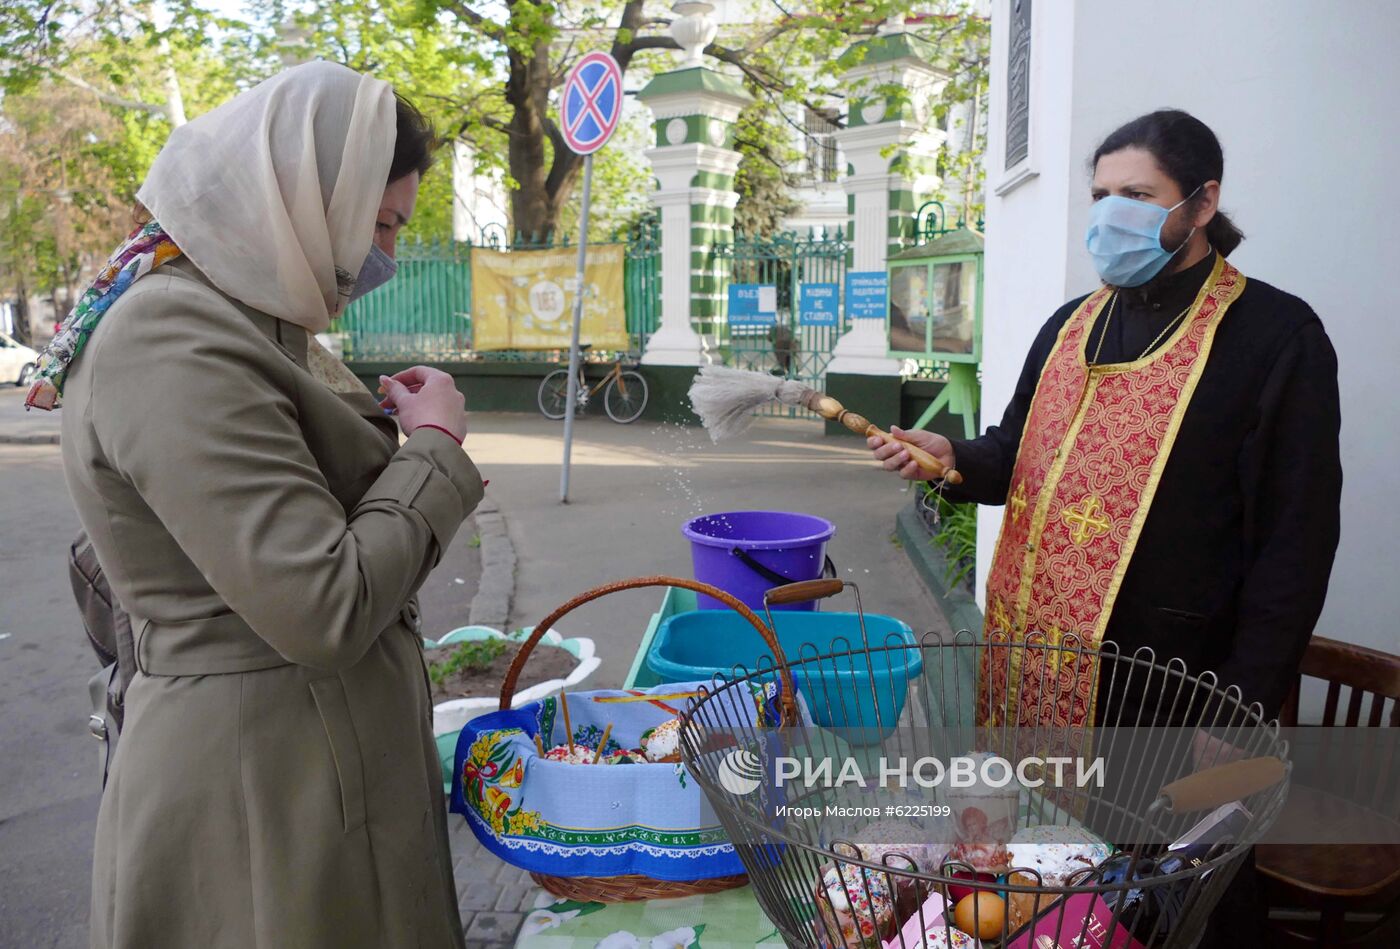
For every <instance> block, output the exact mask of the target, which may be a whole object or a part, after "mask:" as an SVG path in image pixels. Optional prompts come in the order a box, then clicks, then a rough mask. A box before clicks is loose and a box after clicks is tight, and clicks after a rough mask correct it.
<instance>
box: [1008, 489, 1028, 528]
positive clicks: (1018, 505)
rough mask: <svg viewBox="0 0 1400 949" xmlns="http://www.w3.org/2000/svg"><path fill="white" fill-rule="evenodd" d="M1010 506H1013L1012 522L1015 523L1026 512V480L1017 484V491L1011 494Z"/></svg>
mask: <svg viewBox="0 0 1400 949" xmlns="http://www.w3.org/2000/svg"><path fill="white" fill-rule="evenodd" d="M1008 506H1009V507H1010V508H1011V523H1013V524H1015V523H1016V522H1017V521H1019V520H1020V519H1021V515H1022V514H1024V513H1026V482H1024V481H1022V482H1021V483H1020V484H1018V485H1016V493H1015V494H1013V495H1011V501H1010V503H1009V505H1008Z"/></svg>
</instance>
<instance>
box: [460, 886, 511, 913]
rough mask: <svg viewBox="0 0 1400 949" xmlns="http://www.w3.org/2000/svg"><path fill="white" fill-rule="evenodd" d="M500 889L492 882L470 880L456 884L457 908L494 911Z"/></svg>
mask: <svg viewBox="0 0 1400 949" xmlns="http://www.w3.org/2000/svg"><path fill="white" fill-rule="evenodd" d="M501 890H502V887H501V885H500V884H499V883H497V882H496V881H494V880H480V879H478V880H472V881H470V882H468V883H466V884H463V883H462V882H461V881H458V883H457V908H458V909H462V910H472V911H476V910H487V909H495V908H496V903H497V901H498V900H499V899H500V896H501Z"/></svg>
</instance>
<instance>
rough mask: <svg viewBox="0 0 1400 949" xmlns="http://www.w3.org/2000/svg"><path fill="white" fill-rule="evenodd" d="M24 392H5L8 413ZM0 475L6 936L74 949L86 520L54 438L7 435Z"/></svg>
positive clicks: (1, 937)
mask: <svg viewBox="0 0 1400 949" xmlns="http://www.w3.org/2000/svg"><path fill="white" fill-rule="evenodd" d="M16 401H17V400H15V399H13V398H12V397H11V393H10V392H8V391H7V392H4V393H3V394H0V413H4V412H9V411H13V410H14V408H13V406H12V405H11V403H12V402H16ZM0 485H3V487H0V525H3V532H4V534H3V540H0V637H3V638H0V946H4V947H11V946H13V947H16V949H19V947H24V949H50V947H53V949H58V947H63V949H69V947H73V949H77V947H81V946H86V945H87V916H88V881H89V879H90V877H89V861H90V860H91V853H92V834H93V826H94V823H95V821H96V818H97V803H98V797H99V792H100V790H101V776H100V772H99V771H98V759H97V754H98V743H97V742H96V741H95V740H93V738H92V737H91V736H90V735H89V734H88V731H87V714H88V712H87V689H86V686H87V680H88V679H89V678H90V677H91V676H92V675H93V673H94V672H96V671H97V659H96V657H95V656H94V655H93V653H92V651H91V649H90V648H89V647H88V645H87V640H86V638H85V637H84V635H83V631H82V625H81V623H80V620H79V618H78V610H77V607H75V606H74V605H73V596H72V593H71V591H70V589H69V587H68V579H67V572H66V560H65V554H66V551H67V543H68V541H69V540H70V539H71V538H72V536H73V534H74V532H75V531H76V530H77V528H78V519H77V516H76V515H75V514H74V513H73V509H72V505H71V504H70V503H69V500H68V491H67V488H66V487H65V486H64V484H63V471H62V467H61V465H60V462H59V448H58V446H57V445H42V446H27V445H2V444H0Z"/></svg>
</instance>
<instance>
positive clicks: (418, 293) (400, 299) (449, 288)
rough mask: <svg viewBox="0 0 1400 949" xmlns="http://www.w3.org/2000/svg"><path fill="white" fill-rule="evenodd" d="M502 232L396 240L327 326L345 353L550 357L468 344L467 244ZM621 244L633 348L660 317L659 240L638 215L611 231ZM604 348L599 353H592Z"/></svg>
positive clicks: (498, 237) (497, 245) (531, 243)
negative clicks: (376, 274) (385, 267)
mask: <svg viewBox="0 0 1400 949" xmlns="http://www.w3.org/2000/svg"><path fill="white" fill-rule="evenodd" d="M503 237H504V235H502V234H487V235H485V236H484V240H483V241H482V242H481V243H480V244H471V243H458V242H455V241H433V242H427V243H425V242H404V243H402V244H400V245H399V247H398V250H397V260H398V263H399V270H398V273H397V274H396V275H395V277H394V279H393V280H390V281H389V282H388V283H386V284H385V285H384V286H382V287H379V288H378V289H375V290H373V291H371V292H370V293H367V294H365V296H364V297H362V298H361V299H359V300H356V301H355V302H354V303H353V304H351V306H350V308H349V309H348V310H347V311H346V313H345V315H344V316H342V317H341V318H340V319H339V320H337V321H335V322H334V323H333V324H332V325H331V328H330V331H331V332H332V333H335V334H338V335H339V336H340V339H341V343H342V346H343V350H344V354H345V358H346V359H347V360H356V359H359V360H384V361H402V360H412V361H417V362H442V361H459V360H471V359H477V358H488V359H492V360H505V361H530V362H552V361H556V360H558V359H559V358H560V356H559V354H558V353H556V352H492V353H486V354H481V355H480V356H478V355H477V353H475V352H474V351H473V349H472V318H471V317H472V314H471V305H472V267H471V252H472V248H473V247H474V246H485V247H489V248H491V249H493V250H500V249H502V248H503V247H504V246H505V242H504V241H503V240H502V238H503ZM615 239H616V240H617V242H620V243H625V244H626V249H625V253H624V260H625V263H624V267H623V281H624V293H625V297H624V300H625V306H626V321H627V331H628V334H629V336H630V337H631V348H632V349H633V351H634V352H640V351H641V349H642V347H643V345H644V344H645V340H646V338H647V337H648V336H650V335H651V334H652V333H653V332H655V331H656V327H657V325H658V323H659V321H660V314H661V293H660V291H661V283H660V254H661V242H660V237H659V232H658V229H657V226H656V223H655V221H653V220H650V219H648V220H644V221H643V222H642V223H641V224H639V225H638V226H637V227H635V228H633V229H631V230H630V231H628V232H626V233H624V234H620V235H617V237H616V238H615ZM567 246H568V242H567V241H565V242H564V243H562V244H552V243H543V242H539V241H536V240H528V239H526V238H524V237H523V236H521V235H517V237H516V240H515V241H514V242H513V243H512V244H511V245H510V249H512V250H545V249H549V248H552V247H567ZM607 356H608V354H604V353H599V354H598V358H605V357H607Z"/></svg>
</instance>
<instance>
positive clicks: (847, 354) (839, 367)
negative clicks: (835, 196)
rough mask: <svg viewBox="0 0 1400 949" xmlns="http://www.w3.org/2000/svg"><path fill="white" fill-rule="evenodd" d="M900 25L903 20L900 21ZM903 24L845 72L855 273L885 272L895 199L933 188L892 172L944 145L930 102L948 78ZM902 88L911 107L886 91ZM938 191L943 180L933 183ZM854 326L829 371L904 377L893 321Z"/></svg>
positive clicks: (843, 134)
mask: <svg viewBox="0 0 1400 949" xmlns="http://www.w3.org/2000/svg"><path fill="white" fill-rule="evenodd" d="M895 20H896V21H899V20H902V18H895ZM901 30H902V26H901V23H900V22H891V23H887V24H886V25H885V26H884V27H882V28H881V31H880V34H881V35H880V36H878V37H876V38H874V39H872V40H868V41H864V45H865V46H866V48H867V49H866V57H865V59H864V60H863V61H862V62H861V64H860V65H858V66H856V67H855V68H853V69H851V70H850V71H848V72H847V73H846V79H847V83H848V92H849V95H848V101H849V102H850V103H851V107H850V110H851V114H850V116H849V117H848V123H849V124H848V125H847V127H846V128H844V129H841V130H840V131H839V132H837V133H836V136H835V137H836V140H837V142H838V143H839V144H840V146H841V150H842V152H843V153H844V154H845V156H846V161H847V163H848V164H849V165H850V166H851V174H850V175H849V176H847V177H846V178H845V179H843V181H842V186H843V187H844V188H845V189H846V193H847V194H848V195H850V196H851V197H852V198H853V199H854V204H855V208H854V213H853V215H852V218H851V225H852V227H851V229H852V231H853V235H852V237H853V242H852V250H853V253H852V260H851V270H853V271H883V270H885V269H886V267H885V264H886V261H887V259H888V257H889V243H890V239H891V238H890V225H889V222H890V218H891V215H892V211H891V205H890V195H891V192H894V191H912V190H914V189H915V188H916V187H928V182H920V181H917V180H916V179H918V178H920V177H921V176H920V175H919V174H918V173H917V172H910V171H905V172H891V170H890V167H891V164H892V163H893V162H894V161H895V159H896V158H898V157H900V156H905V157H909V156H921V157H925V158H928V157H932V156H936V155H937V154H938V151H939V149H940V148H941V147H942V145H943V133H942V131H941V130H937V129H931V128H929V127H928V125H929V115H930V106H931V99H932V98H933V97H935V96H937V95H938V94H939V93H940V92H941V91H942V89H943V86H944V84H945V83H946V82H947V80H948V76H947V75H946V74H945V73H943V72H942V71H941V70H939V69H937V68H935V67H933V66H931V65H930V64H929V63H927V62H926V61H924V60H923V59H921V58H919V56H918V55H916V53H918V52H919V50H920V48H921V47H920V46H919V44H918V42H916V41H914V40H913V39H912V38H910V37H909V36H907V35H904V34H902V33H901ZM888 84H897V85H900V86H903V87H904V88H905V89H907V90H909V101H908V103H907V105H905V104H898V105H892V103H895V102H897V100H894V99H892V98H890V97H889V96H887V95H885V94H884V93H883V92H882V88H881V87H882V86H885V85H888ZM933 184H934V185H935V186H936V184H937V181H936V179H935V180H934V181H933ZM850 324H851V328H850V329H849V330H848V331H847V332H846V334H845V335H844V336H842V337H841V338H840V339H839V340H837V342H836V346H835V347H834V348H833V349H832V359H831V362H830V363H829V364H828V365H827V369H826V371H827V372H829V373H830V372H835V373H854V374H857V375H898V374H899V372H900V368H901V363H900V361H899V360H897V359H892V358H890V355H889V352H890V346H889V334H888V328H887V327H888V322H887V321H886V320H880V319H859V320H851V321H850Z"/></svg>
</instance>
